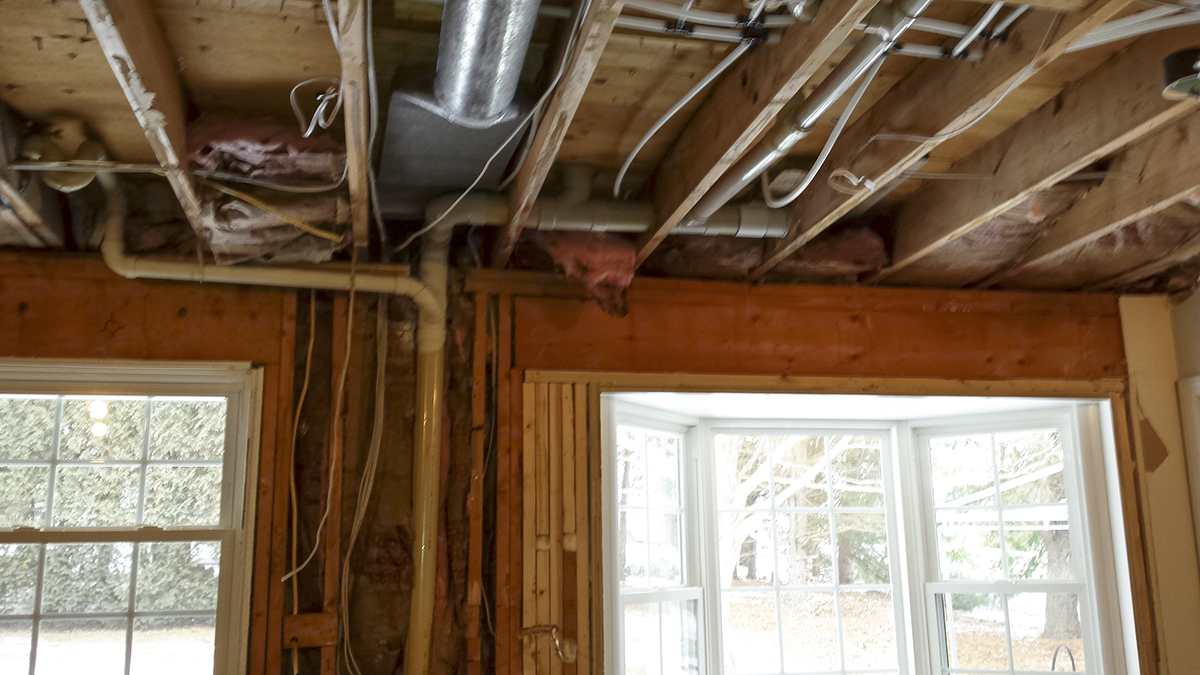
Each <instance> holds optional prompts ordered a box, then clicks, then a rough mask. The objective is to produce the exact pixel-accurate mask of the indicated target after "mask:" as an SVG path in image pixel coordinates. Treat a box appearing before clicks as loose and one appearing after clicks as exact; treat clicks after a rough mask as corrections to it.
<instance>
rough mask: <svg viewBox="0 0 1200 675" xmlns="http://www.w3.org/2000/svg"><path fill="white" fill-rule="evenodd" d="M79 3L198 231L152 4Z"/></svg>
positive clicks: (180, 123) (170, 73)
mask: <svg viewBox="0 0 1200 675" xmlns="http://www.w3.org/2000/svg"><path fill="white" fill-rule="evenodd" d="M79 4H80V6H81V7H82V8H83V11H84V13H85V14H86V15H87V19H88V23H89V24H90V25H91V27H92V33H93V34H94V35H95V36H96V40H97V41H98V42H99V43H100V48H101V49H103V50H104V56H105V58H107V59H108V65H109V67H110V68H112V72H113V75H115V76H116V77H117V81H118V82H119V83H120V85H121V90H122V91H124V92H125V98H126V99H127V100H128V101H129V106H130V108H132V109H133V114H134V116H135V117H136V118H137V121H138V124H139V125H141V127H142V131H143V132H144V133H145V135H146V140H147V141H149V142H150V147H151V149H152V150H153V151H154V156H155V158H157V159H158V163H159V164H160V165H161V166H162V167H163V169H165V170H166V175H167V181H168V182H169V183H170V184H171V189H172V190H174V191H175V196H176V197H178V199H179V203H180V205H181V206H182V207H183V213H184V215H186V216H187V219H188V222H189V223H191V225H192V228H193V229H195V230H196V231H197V232H199V230H200V199H199V198H198V197H197V195H196V188H195V185H194V184H193V183H192V175H191V171H190V169H189V168H188V162H187V141H186V139H187V133H186V126H185V125H186V122H185V116H184V111H185V109H186V107H185V105H184V99H183V89H182V87H181V86H180V83H179V74H178V72H176V69H175V58H174V57H173V56H172V55H171V52H170V50H169V49H167V44H166V41H165V40H164V39H163V35H162V32H161V31H160V30H159V28H158V24H157V22H156V21H155V18H154V17H155V15H154V10H153V8H152V7H151V6H150V3H149V2H147V0H120V1H119V2H110V1H109V0H80V2H79Z"/></svg>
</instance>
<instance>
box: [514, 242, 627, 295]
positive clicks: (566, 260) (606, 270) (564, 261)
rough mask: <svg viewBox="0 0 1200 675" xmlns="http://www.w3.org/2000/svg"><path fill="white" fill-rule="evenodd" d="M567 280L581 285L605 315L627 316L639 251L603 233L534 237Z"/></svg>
mask: <svg viewBox="0 0 1200 675" xmlns="http://www.w3.org/2000/svg"><path fill="white" fill-rule="evenodd" d="M532 239H533V241H534V242H535V243H537V245H538V246H540V247H541V248H542V249H543V250H544V251H546V253H549V254H550V257H551V258H553V259H554V263H555V265H557V266H558V268H559V269H561V270H562V271H563V273H564V274H566V275H567V277H569V278H571V279H575V280H577V281H579V282H581V283H582V284H583V285H584V287H585V288H587V291H588V294H590V295H591V297H592V298H593V299H594V300H595V301H596V302H597V303H599V305H600V307H601V308H603V309H604V311H606V312H608V313H609V314H612V315H614V316H625V314H626V313H627V312H628V311H629V307H628V305H627V302H626V297H625V295H626V294H625V291H626V290H628V288H629V284H630V283H632V282H633V261H634V257H635V256H636V253H637V251H636V250H635V249H634V247H633V244H632V243H631V242H630V241H629V240H628V239H625V238H624V237H619V236H617V235H615V234H605V233H601V232H535V233H534V234H533V237H532Z"/></svg>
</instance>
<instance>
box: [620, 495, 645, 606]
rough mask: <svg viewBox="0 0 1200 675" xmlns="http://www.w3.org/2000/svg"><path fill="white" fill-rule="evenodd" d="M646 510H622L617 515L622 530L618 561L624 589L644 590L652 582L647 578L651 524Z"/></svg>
mask: <svg viewBox="0 0 1200 675" xmlns="http://www.w3.org/2000/svg"><path fill="white" fill-rule="evenodd" d="M646 518H647V514H646V511H645V510H644V509H621V511H620V513H618V514H617V520H618V522H617V527H618V528H619V529H620V542H621V550H620V556H619V560H618V565H619V569H620V570H622V572H621V587H622V588H630V587H633V588H644V587H646V586H647V585H649V583H650V581H649V579H648V576H647V569H646V564H647V560H648V558H647V555H648V543H649V540H650V537H649V534H648V532H647V530H648V528H649V523H648V522H647V521H646Z"/></svg>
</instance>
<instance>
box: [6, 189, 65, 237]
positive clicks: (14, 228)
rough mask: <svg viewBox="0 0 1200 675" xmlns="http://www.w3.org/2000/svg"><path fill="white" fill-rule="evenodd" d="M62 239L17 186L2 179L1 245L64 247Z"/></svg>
mask: <svg viewBox="0 0 1200 675" xmlns="http://www.w3.org/2000/svg"><path fill="white" fill-rule="evenodd" d="M62 243H63V242H62V238H61V237H59V236H58V234H57V233H56V232H55V231H54V230H53V229H51V228H50V227H49V226H48V225H47V224H46V223H45V222H44V221H43V220H42V217H41V216H40V215H38V212H37V209H35V208H33V206H32V205H30V204H29V203H28V202H26V201H25V198H24V197H22V196H21V191H20V190H18V189H17V186H15V185H13V184H12V183H10V182H8V181H7V180H5V179H4V178H0V245H8V244H19V245H22V246H32V247H35V248H40V247H43V246H62Z"/></svg>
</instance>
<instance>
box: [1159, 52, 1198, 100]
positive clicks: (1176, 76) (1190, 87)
mask: <svg viewBox="0 0 1200 675" xmlns="http://www.w3.org/2000/svg"><path fill="white" fill-rule="evenodd" d="M1163 80H1164V81H1165V84H1166V88H1164V89H1163V98H1166V99H1170V100H1172V101H1182V100H1183V99H1186V98H1200V47H1192V48H1190V49H1181V50H1180V51H1177V52H1175V53H1174V54H1171V55H1170V56H1168V57H1167V58H1165V59H1163Z"/></svg>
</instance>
